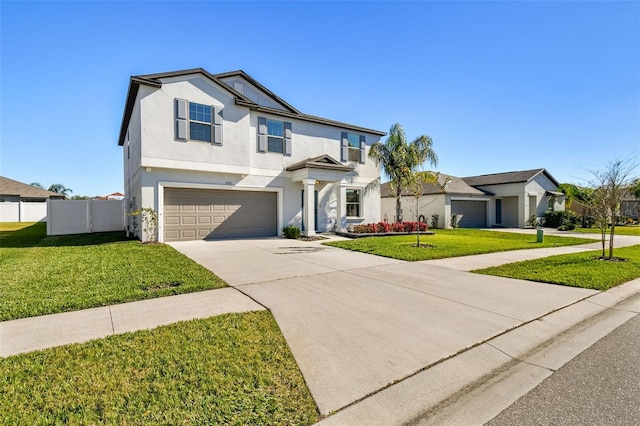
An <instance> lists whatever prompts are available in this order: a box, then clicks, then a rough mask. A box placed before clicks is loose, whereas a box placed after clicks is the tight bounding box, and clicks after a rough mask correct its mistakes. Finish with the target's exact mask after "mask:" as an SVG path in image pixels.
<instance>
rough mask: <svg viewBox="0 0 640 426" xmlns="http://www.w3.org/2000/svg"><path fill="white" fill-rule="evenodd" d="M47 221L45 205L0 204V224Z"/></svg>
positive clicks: (38, 203) (41, 203) (21, 202)
mask: <svg viewBox="0 0 640 426" xmlns="http://www.w3.org/2000/svg"><path fill="white" fill-rule="evenodd" d="M46 220H47V203H45V202H43V201H42V202H37V201H5V202H2V203H0V222H43V221H46Z"/></svg>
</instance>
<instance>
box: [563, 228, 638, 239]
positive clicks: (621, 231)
mask: <svg viewBox="0 0 640 426" xmlns="http://www.w3.org/2000/svg"><path fill="white" fill-rule="evenodd" d="M573 232H581V233H583V234H600V229H598V228H576V229H575V230H574V231H573ZM616 235H633V236H636V237H640V225H624V226H616V230H615V235H614V236H613V238H614V239H615V236H616ZM608 238H609V233H608V232H607V239H608Z"/></svg>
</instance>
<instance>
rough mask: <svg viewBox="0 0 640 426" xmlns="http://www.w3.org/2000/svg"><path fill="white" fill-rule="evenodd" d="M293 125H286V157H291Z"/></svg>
mask: <svg viewBox="0 0 640 426" xmlns="http://www.w3.org/2000/svg"><path fill="white" fill-rule="evenodd" d="M291 134H292V132H291V123H287V122H285V123H284V155H291Z"/></svg>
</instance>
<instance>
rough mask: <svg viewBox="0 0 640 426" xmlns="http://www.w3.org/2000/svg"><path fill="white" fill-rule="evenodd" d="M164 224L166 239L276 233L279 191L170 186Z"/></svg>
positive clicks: (167, 193)
mask: <svg viewBox="0 0 640 426" xmlns="http://www.w3.org/2000/svg"><path fill="white" fill-rule="evenodd" d="M169 206H171V207H170V208H169ZM164 225H165V240H166V241H178V240H188V239H206V238H229V237H251V236H273V235H276V234H277V195H276V193H274V192H257V191H229V190H203V189H177V188H167V189H166V190H165V219H164Z"/></svg>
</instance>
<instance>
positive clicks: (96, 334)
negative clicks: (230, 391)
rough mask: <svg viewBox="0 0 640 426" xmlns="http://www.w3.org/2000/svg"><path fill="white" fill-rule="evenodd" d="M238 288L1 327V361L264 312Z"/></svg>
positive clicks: (184, 295)
mask: <svg viewBox="0 0 640 426" xmlns="http://www.w3.org/2000/svg"><path fill="white" fill-rule="evenodd" d="M263 309H264V307H263V306H261V305H259V304H257V303H256V302H254V301H253V300H251V299H250V298H248V297H247V296H245V295H243V294H242V293H240V292H238V291H237V290H235V289H233V288H221V289H217V290H208V291H202V292H199V293H189V294H180V295H177V296H168V297H160V298H157V299H149V300H142V301H139V302H131V303H123V304H120V305H112V306H103V307H100V308H93V309H85V310H82V311H74V312H65V313H62V314H53V315H43V316H38V317H32V318H23V319H18V320H13V321H4V322H0V356H2V357H6V356H10V355H16V354H19V353H23V352H29V351H34V350H37V349H45V348H50V347H53V346H61V345H66V344H70V343H81V342H86V341H88V340H91V339H98V338H101V337H106V336H109V335H111V334H119V333H126V332H129V331H136V330H143V329H148V328H154V327H158V326H161V325H166V324H171V323H174V322H178V321H187V320H191V319H196V318H207V317H211V316H214V315H220V314H226V313H231V312H247V311H258V310H263Z"/></svg>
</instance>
